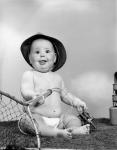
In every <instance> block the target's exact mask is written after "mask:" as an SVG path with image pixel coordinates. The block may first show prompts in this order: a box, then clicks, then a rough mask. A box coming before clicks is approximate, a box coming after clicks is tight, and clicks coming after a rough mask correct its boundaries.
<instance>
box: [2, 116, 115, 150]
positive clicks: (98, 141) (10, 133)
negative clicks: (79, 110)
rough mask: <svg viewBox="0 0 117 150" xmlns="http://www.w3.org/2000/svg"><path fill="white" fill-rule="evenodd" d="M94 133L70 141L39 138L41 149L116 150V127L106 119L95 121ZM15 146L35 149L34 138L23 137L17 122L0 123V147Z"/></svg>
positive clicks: (35, 142)
mask: <svg viewBox="0 0 117 150" xmlns="http://www.w3.org/2000/svg"><path fill="white" fill-rule="evenodd" d="M95 124H96V127H97V130H96V131H93V132H91V133H90V134H89V135H79V136H75V137H73V139H72V140H67V139H64V138H53V137H51V138H50V137H40V138H41V147H42V148H56V149H58V148H59V149H82V150H107V149H110V150H117V126H112V125H111V124H110V120H109V119H108V118H100V119H95ZM9 144H15V145H17V146H22V147H37V141H36V137H35V136H30V135H23V134H22V133H21V132H20V131H19V129H18V127H17V121H11V122H1V123H0V147H3V146H6V145H9Z"/></svg>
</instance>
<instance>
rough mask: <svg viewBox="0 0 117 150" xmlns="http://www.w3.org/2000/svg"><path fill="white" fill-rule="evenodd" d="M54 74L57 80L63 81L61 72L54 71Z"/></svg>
mask: <svg viewBox="0 0 117 150" xmlns="http://www.w3.org/2000/svg"><path fill="white" fill-rule="evenodd" d="M53 75H54V77H55V78H56V79H57V80H59V81H62V80H63V79H62V76H61V75H60V74H58V73H55V72H54V73H53Z"/></svg>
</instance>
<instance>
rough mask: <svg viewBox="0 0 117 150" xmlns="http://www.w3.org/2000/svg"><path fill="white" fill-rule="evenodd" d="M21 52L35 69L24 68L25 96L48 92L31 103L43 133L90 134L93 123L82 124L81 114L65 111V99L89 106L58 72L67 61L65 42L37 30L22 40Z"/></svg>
mask: <svg viewBox="0 0 117 150" xmlns="http://www.w3.org/2000/svg"><path fill="white" fill-rule="evenodd" d="M21 52H22V55H23V57H24V59H25V60H26V61H27V63H28V64H29V65H30V66H31V67H32V69H31V70H29V71H26V72H24V74H23V77H22V82H21V94H22V96H23V98H24V100H25V101H30V100H35V99H36V98H38V96H43V95H44V94H45V95H46V97H44V96H43V98H42V99H41V100H40V101H39V100H38V101H36V102H35V101H34V103H33V104H32V105H31V106H30V109H31V112H32V115H33V117H34V118H35V120H36V121H37V124H38V128H39V132H40V134H41V135H44V136H54V137H57V136H63V137H65V138H72V136H73V135H79V134H88V133H89V130H90V125H89V124H86V125H83V126H82V124H81V120H80V119H79V118H78V117H77V116H75V115H72V114H63V113H62V110H61V101H63V102H64V103H66V104H68V105H71V106H73V107H75V108H76V109H77V110H78V113H81V112H82V110H85V109H87V107H86V104H85V102H83V101H82V100H81V99H79V98H77V97H75V96H73V95H72V94H71V93H69V92H68V91H67V90H66V88H65V86H64V82H63V80H62V77H61V76H60V75H59V74H58V73H56V72H55V71H57V70H58V69H60V68H61V67H62V66H63V65H64V63H65V61H66V50H65V48H64V46H63V44H62V43H61V42H60V41H59V40H58V39H55V38H53V37H50V36H47V35H43V34H36V35H33V36H31V37H30V38H28V39H26V40H25V41H24V42H23V43H22V45H21ZM49 91H50V94H49V95H48V94H47V93H48V92H49Z"/></svg>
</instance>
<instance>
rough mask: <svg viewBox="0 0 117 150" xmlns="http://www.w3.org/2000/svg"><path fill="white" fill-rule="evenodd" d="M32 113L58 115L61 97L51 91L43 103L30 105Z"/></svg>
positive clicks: (49, 115)
mask: <svg viewBox="0 0 117 150" xmlns="http://www.w3.org/2000/svg"><path fill="white" fill-rule="evenodd" d="M31 112H32V113H38V114H40V115H43V116H46V117H53V118H54V117H60V115H61V112H62V110H61V99H60V96H59V94H58V93H53V94H52V95H50V96H49V97H47V98H46V99H45V103H44V104H42V105H39V106H37V107H31Z"/></svg>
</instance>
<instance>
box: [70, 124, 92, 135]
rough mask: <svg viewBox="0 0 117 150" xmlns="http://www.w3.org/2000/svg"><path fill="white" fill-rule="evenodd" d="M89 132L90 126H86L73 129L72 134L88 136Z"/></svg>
mask: <svg viewBox="0 0 117 150" xmlns="http://www.w3.org/2000/svg"><path fill="white" fill-rule="evenodd" d="M89 131H90V124H86V125H84V126H81V127H77V128H74V129H73V131H72V134H74V135H79V134H89Z"/></svg>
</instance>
